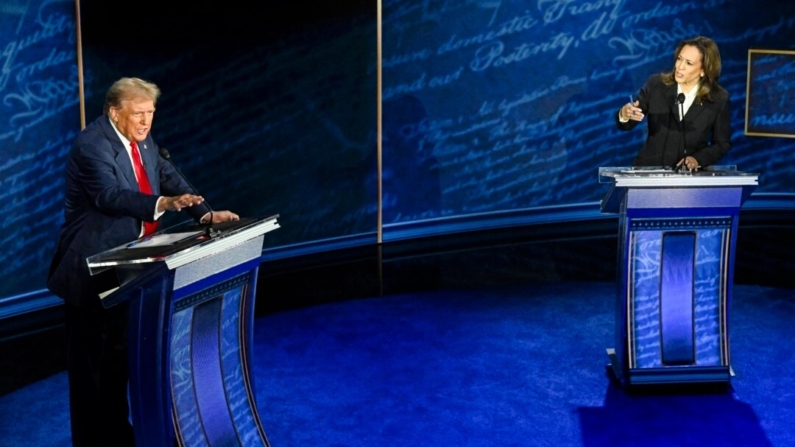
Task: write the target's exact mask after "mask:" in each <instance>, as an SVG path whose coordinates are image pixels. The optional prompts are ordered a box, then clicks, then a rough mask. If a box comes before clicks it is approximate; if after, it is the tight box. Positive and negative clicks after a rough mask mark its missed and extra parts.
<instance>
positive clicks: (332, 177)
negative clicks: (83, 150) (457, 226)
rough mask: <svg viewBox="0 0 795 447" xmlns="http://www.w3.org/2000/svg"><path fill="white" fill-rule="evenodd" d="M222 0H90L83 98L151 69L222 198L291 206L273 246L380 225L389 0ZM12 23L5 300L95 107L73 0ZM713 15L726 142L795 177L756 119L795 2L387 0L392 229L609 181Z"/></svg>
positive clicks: (164, 130)
mask: <svg viewBox="0 0 795 447" xmlns="http://www.w3.org/2000/svg"><path fill="white" fill-rule="evenodd" d="M220 3H221V2H187V1H183V2H180V1H177V2H175V4H173V5H172V4H170V6H175V5H176V6H177V7H176V8H174V9H176V10H179V13H178V14H177V13H166V12H164V11H161V10H160V9H159V8H162V6H161V5H159V4H158V3H157V2H155V1H153V0H142V2H141V3H140V4H139V5H138V6H136V7H135V10H136V14H135V20H113V19H109V18H114V17H115V18H119V19H121V18H125V17H128V16H129V14H130V12H129V11H125V10H124V9H123V8H121V7H119V6H116V5H114V4H113V3H112V2H103V1H98V0H94V1H88V0H84V1H83V2H81V11H82V13H83V14H82V26H83V51H84V59H85V60H84V64H85V67H84V75H85V82H86V93H85V95H86V115H87V119H88V120H89V121H90V120H92V119H94V118H95V117H96V116H98V115H99V114H100V113H101V105H102V100H103V96H104V93H105V91H106V89H107V88H108V86H109V85H110V84H111V83H112V82H113V81H114V80H116V79H117V78H119V77H121V76H139V77H143V78H146V79H148V80H151V81H153V82H155V83H157V84H158V85H159V86H160V87H161V89H162V91H163V96H162V97H161V99H160V101H159V102H158V110H157V113H156V119H155V123H154V128H153V136H154V138H155V140H156V141H157V142H158V143H159V144H160V145H161V146H163V147H166V148H168V149H169V151H170V152H171V155H172V158H173V160H174V161H175V162H176V163H177V164H178V166H179V167H180V168H181V170H182V171H183V172H185V174H186V175H187V176H188V177H189V178H190V180H191V182H192V183H193V184H194V185H196V186H197V188H198V189H199V190H200V191H199V192H200V193H201V194H202V195H204V196H205V197H206V198H207V200H208V202H209V203H210V204H211V206H213V207H214V208H216V209H232V210H234V211H236V212H238V213H240V214H242V215H248V216H254V215H260V216H265V215H271V214H275V213H279V214H280V215H281V216H282V217H281V218H280V222H281V224H282V228H281V229H280V230H279V231H276V232H273V233H272V234H271V235H269V237H268V238H267V242H266V248H267V249H269V250H271V251H272V252H278V251H279V250H287V251H289V249H290V248H291V247H302V246H313V245H318V246H319V244H321V243H323V242H325V241H337V240H341V241H349V242H343V244H345V243H374V242H375V232H376V230H377V200H378V196H377V187H376V186H377V178H378V177H377V164H376V161H377V151H376V149H377V141H376V138H377V133H376V130H377V114H376V111H377V108H376V107H377V103H376V93H377V83H376V67H377V64H376V54H377V52H376V50H377V46H376V44H377V24H376V5H375V2H372V4H371V2H369V1H367V2H365V1H359V2H346V4H345V5H342V6H341V5H331V4H326V3H325V2H324V3H320V2H312V1H299V2H293V3H291V6H289V7H284V6H283V5H281V6H279V7H277V6H275V5H274V6H263V7H262V8H259V9H257V11H252V10H249V9H247V8H248V5H247V4H244V3H243V2H237V3H235V2H232V3H229V2H223V4H220ZM285 8H286V9H285ZM0 24H2V27H0V36H2V39H1V40H0V41H1V42H3V44H2V49H3V52H2V58H1V59H0V60H1V61H2V64H0V67H2V74H1V76H2V77H0V96H1V97H2V101H0V110H1V111H2V113H0V123H2V124H0V151H2V163H0V166H2V169H1V170H0V178H1V179H2V185H3V188H2V192H0V194H2V195H3V199H4V200H3V203H4V212H3V214H2V216H3V235H2V238H3V239H2V243H3V251H2V261H3V262H2V263H0V269H2V271H1V272H0V273H2V277H3V278H4V279H5V281H4V282H2V284H0V304H2V301H3V298H2V297H9V296H14V295H19V294H24V293H26V292H28V291H36V290H41V289H42V288H43V287H44V278H45V276H46V269H47V264H48V263H49V258H50V256H51V254H52V251H53V248H54V242H55V240H56V237H57V231H58V225H59V224H60V222H61V219H62V217H61V212H62V201H63V195H62V191H61V188H62V186H63V178H62V174H61V173H62V171H63V166H64V165H63V163H64V160H65V157H66V154H67V152H68V146H69V144H70V143H71V141H72V140H73V139H74V137H75V136H76V134H77V132H78V131H79V122H78V109H77V104H78V91H77V72H76V53H75V48H76V43H75V37H74V36H75V17H74V3H73V2H72V1H71V0H28V1H25V0H18V1H2V2H0ZM696 35H706V36H709V37H712V38H713V39H715V40H716V42H717V43H718V44H719V46H720V49H721V54H722V56H723V74H722V76H721V83H722V84H723V85H724V86H725V87H726V88H727V89H728V90H729V92H730V94H731V98H732V124H733V126H734V133H733V141H734V147H733V148H732V150H731V151H730V152H729V155H728V156H727V157H726V158H725V159H724V160H723V161H722V164H734V165H737V166H738V168H739V169H741V170H744V171H749V172H760V173H761V174H762V177H761V182H760V187H759V188H758V189H757V191H758V194H767V193H785V194H787V195H790V194H793V193H795V184H794V183H793V181H792V180H791V179H792V178H793V172H792V171H793V167H792V165H793V164H792V158H791V156H790V154H791V153H792V151H793V150H794V149H795V140H792V139H787V138H768V137H747V136H745V135H744V134H743V128H744V117H745V96H746V72H747V54H748V50H749V48H778V49H792V48H793V42H795V4H792V3H786V4H782V3H780V2H778V1H777V0H760V1H757V2H753V3H748V2H744V1H739V0H709V1H700V2H695V1H692V2H679V3H676V4H670V5H669V4H667V3H665V2H661V1H649V0H638V1H635V2H631V3H630V2H626V1H623V0H593V1H571V0H539V1H536V2H527V1H517V0H488V1H487V0H483V1H467V2H450V1H447V0H437V1H419V0H410V1H409V0H403V1H397V0H385V1H384V2H383V60H382V64H383V81H384V85H383V117H382V119H383V126H384V127H383V140H382V142H383V186H384V189H383V196H382V197H383V204H384V215H383V216H384V224H385V232H386V234H387V235H388V234H389V232H390V231H391V230H392V229H395V228H398V227H401V226H405V225H416V226H423V225H432V224H437V223H438V222H440V221H442V222H443V221H455V220H456V219H465V218H468V217H469V216H481V217H483V219H484V221H485V220H488V218H489V216H499V215H504V214H505V213H514V212H522V211H525V210H533V212H534V213H536V214H535V215H539V214H544V213H547V212H549V213H552V212H556V210H560V209H566V208H567V207H575V206H578V205H581V204H584V203H585V204H593V203H595V202H596V201H598V200H599V199H600V198H601V196H602V195H603V194H604V192H605V191H604V189H602V188H600V187H599V185H598V184H597V170H598V168H599V167H600V166H622V165H629V164H630V163H631V161H632V159H633V157H634V155H635V154H636V152H637V150H638V149H639V148H640V145H641V144H642V141H643V140H644V137H645V135H644V131H643V130H641V129H640V128H638V129H636V130H635V131H633V132H631V133H623V132H618V131H617V130H616V129H615V128H614V125H613V119H612V117H613V115H614V114H615V113H616V112H617V110H618V108H619V107H620V106H621V105H622V104H623V103H625V102H626V101H627V100H628V97H629V95H632V94H635V93H636V92H637V91H638V89H639V88H640V87H641V86H642V84H643V82H644V81H645V79H646V78H647V77H648V76H649V75H650V74H653V73H657V72H661V71H665V70H668V69H670V68H671V64H672V60H673V54H672V52H673V49H674V47H675V45H676V44H677V43H678V42H679V41H680V40H681V39H683V38H687V37H692V36H696ZM785 106H787V107H792V106H791V105H789V104H785ZM785 112H786V111H785ZM788 113H791V110H790V112H788ZM590 209H592V211H593V213H594V215H596V214H598V206H596V205H594V206H592V207H591V208H590ZM354 241H355V242H354Z"/></svg>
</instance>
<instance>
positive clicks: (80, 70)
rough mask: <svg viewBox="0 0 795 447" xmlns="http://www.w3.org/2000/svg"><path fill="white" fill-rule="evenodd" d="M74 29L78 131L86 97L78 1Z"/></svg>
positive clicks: (81, 124)
mask: <svg viewBox="0 0 795 447" xmlns="http://www.w3.org/2000/svg"><path fill="white" fill-rule="evenodd" d="M75 28H76V30H77V31H76V33H77V36H76V37H77V89H78V98H79V100H80V130H83V129H85V128H86V95H85V88H84V86H83V37H82V28H81V26H80V0H75Z"/></svg>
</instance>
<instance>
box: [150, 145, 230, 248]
mask: <svg viewBox="0 0 795 447" xmlns="http://www.w3.org/2000/svg"><path fill="white" fill-rule="evenodd" d="M160 156H161V157H163V159H165V160H166V161H167V162H169V163H170V164H171V166H173V167H174V170H176V171H177V174H179V176H180V177H181V178H182V180H184V181H185V183H187V184H188V186H189V187H190V189H192V190H193V193H194V194H196V195H197V196H200V195H201V194H199V190H198V189H196V187H195V186H193V185H192V184H191V182H190V181H188V178H187V177H185V174H183V173H182V171H180V170H179V168H178V167H177V165H176V164H174V160H172V159H171V154H170V153H169V152H168V149H166V148H164V147H161V148H160ZM204 204H205V205H207V208H209V210H210V222H209V223H208V224H207V235H208V236H210V237H211V238H212V237H216V236H218V235H219V234H221V233H220V232H219V231H217V230H216V229H214V228H213V207H211V206H210V204H209V203H207V201H206V200H205V201H204Z"/></svg>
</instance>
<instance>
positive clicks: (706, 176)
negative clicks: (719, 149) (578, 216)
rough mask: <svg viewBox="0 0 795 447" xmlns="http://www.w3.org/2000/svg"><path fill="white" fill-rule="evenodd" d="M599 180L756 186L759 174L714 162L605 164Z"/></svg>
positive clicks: (632, 184) (661, 184)
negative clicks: (691, 165)
mask: <svg viewBox="0 0 795 447" xmlns="http://www.w3.org/2000/svg"><path fill="white" fill-rule="evenodd" d="M599 183H612V184H614V185H615V186H617V187H627V188H632V187H655V188H656V187H669V188H670V187H695V186H716V185H723V186H756V185H758V183H759V175H758V174H756V173H748V172H741V171H738V170H737V167H736V166H728V165H727V166H710V167H707V168H705V169H699V170H697V171H693V172H690V171H686V170H682V171H678V172H677V171H676V170H674V169H673V168H671V167H668V166H654V167H645V166H644V167H603V168H599Z"/></svg>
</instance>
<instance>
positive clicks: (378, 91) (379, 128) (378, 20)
mask: <svg viewBox="0 0 795 447" xmlns="http://www.w3.org/2000/svg"><path fill="white" fill-rule="evenodd" d="M376 7H377V8H378V10H377V12H376V19H375V20H376V26H377V31H376V41H377V42H376V56H375V59H376V62H375V63H376V102H377V105H376V151H377V152H378V154H377V156H378V172H377V174H378V222H377V234H378V237H377V241H376V243H378V244H379V245H380V244H381V242H383V237H384V231H383V227H384V221H383V216H384V201H383V195H384V193H383V190H382V187H383V181H382V176H381V174H382V158H381V137H382V132H383V127H382V126H383V122H382V121H383V120H382V119H381V112H382V105H381V98H382V96H381V89H382V87H383V86H382V84H381V80H382V76H381V70H382V68H383V67H382V65H381V37H382V35H381V0H378V1H377V6H376Z"/></svg>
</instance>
